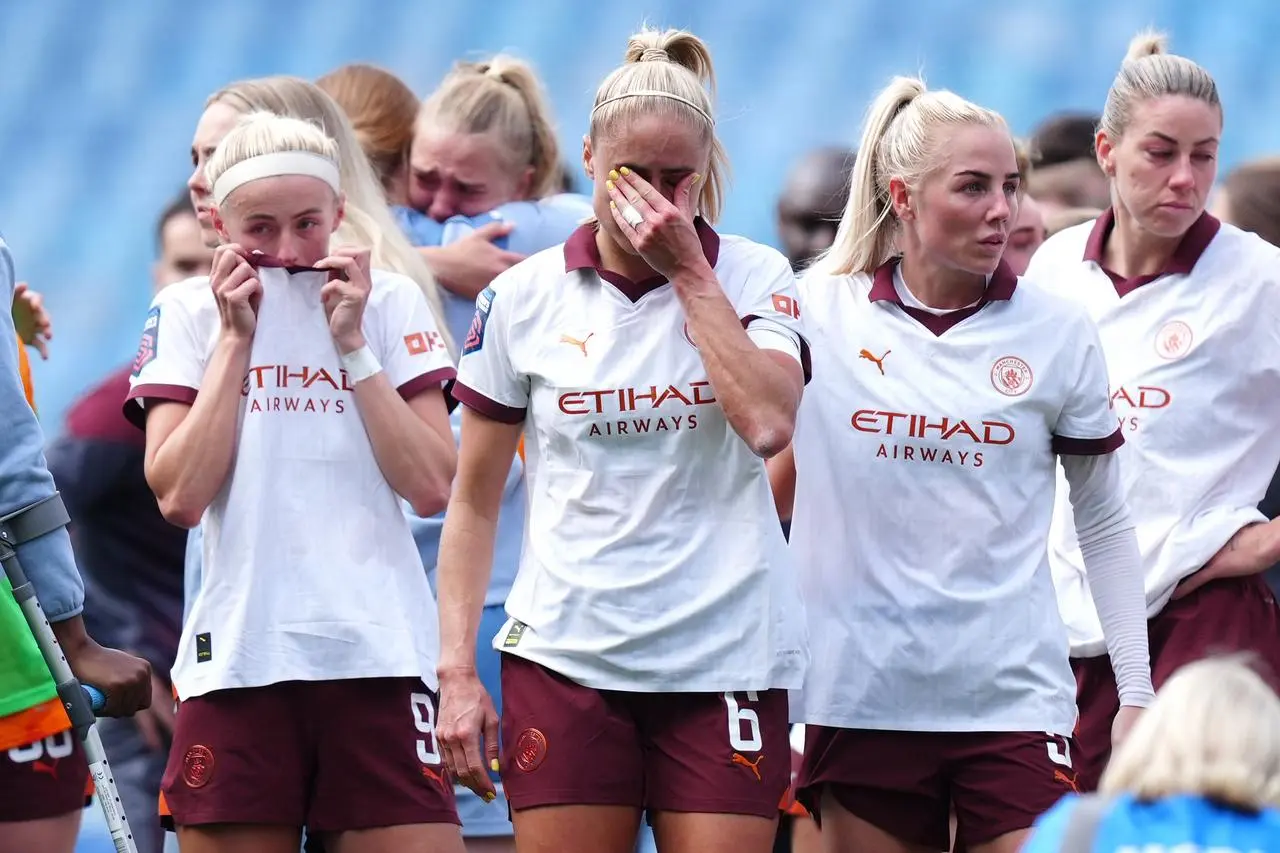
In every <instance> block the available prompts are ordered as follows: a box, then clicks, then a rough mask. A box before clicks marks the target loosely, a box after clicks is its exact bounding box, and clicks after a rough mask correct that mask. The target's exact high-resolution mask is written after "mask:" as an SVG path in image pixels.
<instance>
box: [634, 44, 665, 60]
mask: <svg viewBox="0 0 1280 853" xmlns="http://www.w3.org/2000/svg"><path fill="white" fill-rule="evenodd" d="M636 61H637V62H670V61H671V54H669V53H667V49H666V48H665V47H646V48H645V49H644V51H643V52H641V54H640V57H639V58H638V59H637V60H636Z"/></svg>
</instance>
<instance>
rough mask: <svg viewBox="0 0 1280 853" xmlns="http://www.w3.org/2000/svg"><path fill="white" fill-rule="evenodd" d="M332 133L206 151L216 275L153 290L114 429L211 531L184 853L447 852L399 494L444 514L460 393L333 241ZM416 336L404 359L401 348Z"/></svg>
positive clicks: (196, 629) (357, 257)
mask: <svg viewBox="0 0 1280 853" xmlns="http://www.w3.org/2000/svg"><path fill="white" fill-rule="evenodd" d="M339 163H340V153H339V147H338V144H337V142H336V141H335V140H333V139H332V138H330V137H328V136H326V135H325V134H324V133H323V131H321V130H320V129H319V128H318V127H317V126H316V125H314V124H311V123H309V122H304V121H301V120H299V119H295V118H286V117H282V116H277V115H273V114H270V113H253V114H250V115H248V116H245V117H243V118H242V119H240V120H239V121H238V122H237V124H236V125H234V126H233V127H232V128H231V129H230V131H229V132H228V133H227V134H226V136H225V138H224V139H223V140H222V142H221V143H220V144H219V145H218V146H217V148H216V149H215V150H214V152H213V154H212V156H211V157H209V159H208V163H207V166H206V175H205V177H204V180H205V182H207V185H208V187H209V188H210V196H209V198H210V201H211V203H210V206H209V209H208V211H207V213H208V218H209V222H210V224H211V225H212V227H213V228H214V229H215V230H216V231H217V234H218V237H219V239H220V243H221V245H220V246H219V247H218V249H217V250H216V252H215V258H214V264H213V271H212V274H211V275H210V276H209V277H208V278H204V277H201V278H194V279H188V280H187V281H185V282H181V283H178V284H175V285H172V286H171V287H169V288H167V289H165V290H163V291H161V293H160V294H159V295H158V296H157V297H156V299H155V301H154V302H153V304H152V308H151V311H150V313H149V314H148V318H147V323H146V326H145V327H144V332H143V342H142V345H141V346H140V348H139V355H138V358H137V359H136V360H135V364H134V376H133V379H132V389H131V391H130V394H129V402H128V404H127V406H126V413H127V414H128V415H130V417H131V418H132V419H133V420H134V422H135V423H137V424H139V425H141V426H144V427H145V430H146V442H147V448H146V475H147V481H148V483H149V484H150V485H151V488H152V490H153V491H154V492H155V493H156V498H157V499H158V501H159V503H160V508H161V511H162V512H163V513H164V515H165V517H166V518H167V519H168V520H169V521H171V522H173V523H175V524H179V525H182V526H186V527H192V526H194V525H196V524H197V523H199V524H202V525H203V527H204V528H205V530H206V537H205V541H204V580H203V583H202V584H201V586H200V589H199V591H198V593H197V594H196V598H195V601H194V604H193V606H192V609H191V612H190V615H189V616H188V618H187V619H186V622H185V624H184V626H183V634H182V639H181V642H180V645H179V649H178V655H177V661H176V662H175V665H174V669H173V682H174V687H175V690H176V692H177V694H178V696H179V698H180V699H181V700H182V704H181V706H180V708H179V711H178V716H177V723H176V726H175V730H174V742H173V748H172V750H171V752H170V756H169V764H168V767H167V768H166V771H165V777H164V782H163V792H164V797H165V800H166V802H167V804H168V807H169V809H170V810H171V812H172V815H173V818H174V821H175V823H176V824H177V826H178V828H179V829H178V832H179V841H180V844H181V845H182V848H183V850H184V851H195V853H222V851H233V850H245V849H252V850H255V851H264V853H275V851H279V853H294V851H296V850H297V849H298V844H299V843H300V838H301V832H302V829H303V828H304V827H305V829H306V831H307V834H308V836H309V837H318V838H319V839H321V840H322V841H324V842H326V844H334V845H335V846H334V847H331V848H330V849H341V850H348V851H356V852H357V853H359V851H380V850H387V849H408V848H413V849H433V850H444V851H461V849H462V841H461V837H460V835H459V833H458V829H457V826H456V824H457V815H456V811H455V809H454V800H453V791H452V786H451V785H450V784H449V782H448V779H447V777H446V776H445V775H444V774H443V772H442V770H443V767H442V763H441V759H440V754H439V750H438V747H437V745H436V740H435V733H434V720H435V707H436V706H435V696H434V687H435V684H436V681H435V673H434V669H435V662H436V657H437V653H438V651H437V650H438V636H437V631H436V626H435V625H434V624H433V620H432V619H431V618H430V614H431V613H432V612H433V611H434V602H433V600H432V596H431V592H430V588H429V587H428V584H427V579H426V576H425V574H424V573H423V571H422V564H421V561H420V560H419V559H418V554H417V550H416V548H415V547H414V544H413V537H412V535H411V533H410V531H409V527H408V523H407V521H406V520H405V517H404V514H403V512H402V511H401V508H400V501H401V500H402V499H403V500H406V501H408V502H409V503H410V504H411V505H412V507H413V509H414V511H415V512H417V513H418V514H420V515H430V514H432V513H434V512H437V511H439V509H440V508H441V507H443V506H444V503H445V501H446V498H447V495H448V493H449V486H450V481H451V480H452V477H453V474H454V463H455V458H456V451H455V449H454V444H453V437H452V435H451V433H450V430H449V425H448V416H447V413H446V408H445V401H444V394H443V389H442V384H443V383H444V382H446V381H448V380H449V379H451V378H452V377H453V374H454V370H453V366H452V362H451V360H450V358H449V356H448V353H447V352H446V351H445V349H444V347H443V346H437V345H434V344H432V343H430V342H432V341H436V340H438V338H439V334H438V331H437V330H436V328H435V323H434V319H433V318H432V316H431V312H430V310H429V309H428V307H427V304H426V301H425V300H424V299H423V296H422V293H421V291H420V290H419V289H418V287H417V286H416V285H415V284H414V282H412V281H411V280H410V279H408V278H406V277H404V276H401V275H398V274H395V273H390V272H385V271H382V270H378V269H374V268H372V267H371V264H370V255H371V252H370V250H369V248H368V247H365V246H342V245H338V244H336V243H334V242H332V241H333V237H334V234H335V232H336V231H337V230H338V228H339V226H340V224H341V223H342V222H343V220H344V219H345V218H346V217H347V216H348V215H349V210H348V207H347V199H346V195H345V190H344V187H343V184H342V178H341V169H340V167H339ZM415 340H416V341H424V342H427V343H424V344H420V345H418V346H414V345H412V341H415Z"/></svg>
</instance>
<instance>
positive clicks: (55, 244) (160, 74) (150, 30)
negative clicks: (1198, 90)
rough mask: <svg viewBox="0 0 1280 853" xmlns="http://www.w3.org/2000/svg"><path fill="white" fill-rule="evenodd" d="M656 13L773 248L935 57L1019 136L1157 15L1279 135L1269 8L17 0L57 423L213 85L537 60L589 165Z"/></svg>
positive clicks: (148, 246) (45, 400) (3, 200)
mask: <svg viewBox="0 0 1280 853" xmlns="http://www.w3.org/2000/svg"><path fill="white" fill-rule="evenodd" d="M646 19H647V20H648V21H649V22H651V23H653V24H655V25H663V26H679V27H688V28H690V29H692V30H694V31H695V32H697V33H698V34H699V35H701V36H703V37H704V38H705V39H706V40H707V41H708V42H709V43H710V45H711V49H712V51H713V55H714V58H715V62H716V68H717V71H718V73H719V81H720V92H719V117H720V125H719V126H720V133H721V135H722V138H723V139H724V142H725V144H726V146H727V148H728V150H729V153H730V157H731V158H732V162H733V184H732V186H731V188H730V195H729V201H728V205H727V214H726V215H725V217H724V220H723V223H722V228H723V229H724V230H726V231H729V232H736V233H740V234H743V235H745V236H748V237H751V238H753V239H756V240H761V241H765V242H772V241H774V240H775V233H774V226H773V203H774V200H775V196H776V193H777V191H778V188H779V186H780V185H781V182H782V179H783V176H784V173H785V171H786V169H787V167H788V166H789V165H790V164H791V162H792V161H793V160H794V159H795V158H796V157H797V156H798V155H799V154H800V153H802V152H803V151H804V150H806V149H807V148H810V147H812V146H815V145H819V144H824V143H832V142H836V143H839V142H846V143H847V142H851V141H852V140H853V139H854V137H855V134H856V133H857V129H858V124H859V121H860V118H861V115H862V112H863V109H864V108H865V106H866V103H867V100H868V98H869V97H870V96H871V94H872V93H873V92H875V91H876V90H877V88H878V87H880V86H881V85H883V83H884V82H885V80H886V79H887V78H888V77H889V76H890V75H892V74H895V73H904V72H906V73H910V72H915V71H917V70H920V71H923V72H924V74H925V76H926V79H927V80H928V81H929V83H930V84H931V85H933V86H936V87H947V88H952V89H955V90H956V91H958V92H960V93H961V94H963V95H965V96H966V97H969V98H971V99H973V100H975V101H977V102H979V103H981V104H985V105H988V106H991V107H993V108H995V109H997V110H999V111H1000V112H1002V113H1003V114H1004V115H1005V116H1006V117H1007V118H1008V120H1009V122H1010V123H1011V125H1012V126H1013V129H1014V131H1015V132H1017V133H1020V134H1024V133H1027V132H1029V131H1030V130H1031V129H1032V127H1033V126H1034V125H1035V124H1036V123H1037V122H1038V121H1039V120H1040V119H1041V118H1043V117H1044V116H1045V115H1046V114H1048V113H1050V112H1052V111H1055V110H1059V109H1067V108H1080V109H1093V110H1098V109H1100V108H1101V106H1102V101H1103V99H1104V97H1105V95H1106V91H1107V86H1108V85H1109V84H1110V82H1111V79H1112V77H1113V76H1114V74H1115V71H1116V68H1117V66H1118V64H1119V62H1120V59H1121V57H1122V56H1123V54H1124V50H1125V45H1126V43H1127V41H1128V39H1129V37H1130V36H1131V35H1132V34H1133V33H1134V32H1135V31H1136V30H1137V29H1139V28H1140V27H1142V26H1146V25H1148V24H1155V25H1157V26H1160V27H1161V28H1164V29H1165V30H1167V31H1168V32H1169V33H1170V34H1171V36H1172V46H1173V48H1174V49H1175V50H1176V51H1178V52H1180V53H1183V54H1185V55H1187V56H1190V57H1193V58H1195V59H1196V60H1197V61H1199V62H1201V63H1202V64H1204V65H1205V66H1206V67H1207V68H1208V69H1209V70H1210V71H1211V72H1212V73H1213V74H1214V75H1215V77H1216V78H1217V81H1218V85H1219V87H1220V88H1221V91H1222V98H1223V101H1224V102H1225V104H1226V111H1227V115H1228V131H1227V133H1226V136H1225V138H1224V140H1223V146H1222V157H1221V159H1222V167H1223V168H1224V169H1225V168H1229V167H1230V166H1231V165H1233V164H1234V163H1236V162H1239V161H1240V160H1242V159H1244V158H1247V157H1250V156H1254V155H1258V154H1261V153H1264V152H1266V151H1268V150H1269V149H1270V148H1271V147H1272V146H1273V145H1274V144H1275V142H1274V141H1275V139H1276V136H1277V130H1280V127H1278V125H1280V113H1277V112H1276V110H1275V109H1274V106H1275V104H1276V101H1277V86H1278V85H1280V74H1277V71H1280V55H1278V54H1277V53H1276V52H1275V49H1274V47H1275V45H1274V37H1275V33H1277V32H1280V4H1276V3H1272V2H1268V0H1221V2H1218V3H1204V2H1192V0H1176V2H1173V0H1163V2H1161V0H1127V2H1123V3H1119V2H1114V0H1035V2H1028V0H896V2H887V3H882V2H867V0H785V2H784V0H643V2H638V3H606V2H592V0H525V2H520V0H487V2H475V3H471V2H462V0H366V2H356V0H221V2H215V3H206V4H203V5H198V4H194V3H187V2H180V0H116V2H111V3H100V2H89V0H5V2H3V3H0V56H2V57H3V58H4V71H3V74H2V75H0V163H2V164H3V167H4V171H3V179H0V231H3V233H4V236H5V238H6V240H7V241H8V242H9V244H10V246H11V247H12V249H13V253H14V257H15V258H16V259H17V263H18V266H19V270H18V272H19V277H20V278H22V279H25V280H28V281H30V282H31V283H32V287H33V288H35V289H37V290H40V291H42V292H44V293H46V294H47V298H48V304H49V306H50V309H51V311H52V314H53V317H54V324H55V336H56V337H55V340H54V342H53V346H52V356H51V358H50V360H49V361H48V362H44V363H37V364H36V365H35V379H36V387H37V395H38V398H37V399H38V402H39V404H40V408H41V417H42V420H43V421H44V422H45V424H46V428H48V429H55V428H56V426H57V424H58V423H59V422H60V420H61V416H62V413H63V412H64V411H65V409H66V407H67V406H68V404H69V403H70V402H71V401H72V400H73V399H74V398H75V396H76V395H77V394H78V393H79V392H80V391H81V390H82V389H84V388H86V387H87V386H88V385H89V384H90V383H91V382H92V381H93V380H95V379H97V378H99V377H100V376H102V375H104V374H105V373H106V372H107V371H109V370H110V369H111V368H112V367H114V366H116V365H118V364H121V363H123V362H124V361H125V360H126V359H128V358H129V357H130V356H132V354H133V351H134V349H135V347H136V344H137V337H138V333H139V330H140V328H141V322H142V318H143V316H144V315H145V313H146V307H147V303H148V302H149V299H150V283H149V280H148V265H149V263H150V261H151V256H152V251H153V237H152V223H153V221H154V219H155V216H156V214H157V213H158V212H159V210H160V209H161V207H162V206H163V205H164V203H165V202H166V201H167V200H168V199H169V198H170V197H171V195H172V194H173V192H174V191H175V190H176V189H177V188H179V187H180V186H181V185H182V184H183V182H184V181H185V180H186V177H187V175H188V173H189V172H190V163H189V160H188V156H187V151H188V148H189V145H190V140H191V134H192V131H193V130H194V128H195V124H196V121H197V119H198V118H199V116H200V113H201V110H202V108H203V104H204V100H205V98H206V97H207V96H208V95H209V94H210V93H211V92H213V91H214V90H216V89H217V88H219V87H220V86H223V85H224V84H226V83H228V82H230V81H232V80H236V79H240V78H244V77H255V76H261V75H267V74H275V73H292V74H297V75H300V76H304V77H307V78H312V79H314V78H315V77H318V76H319V75H321V74H323V73H325V72H326V71H329V70H331V69H332V68H334V67H336V66H338V65H341V64H343V63H346V62H352V61H366V62H373V63H377V64H379V65H382V66H384V67H386V68H387V69H388V70H390V71H392V72H394V73H396V74H398V75H400V76H401V77H402V78H403V79H404V80H405V81H406V82H407V83H408V84H409V85H410V86H412V87H413V88H414V89H415V91H417V92H418V93H419V94H421V95H425V94H427V93H428V92H429V91H430V90H431V88H432V87H433V86H434V85H435V84H436V83H437V82H438V81H439V79H440V78H441V76H442V75H443V74H444V72H445V71H446V70H447V68H448V67H449V65H450V63H452V62H453V61H454V60H455V59H457V58H459V57H478V56H482V55H484V54H487V53H491V52H495V51H500V50H508V51H511V52H514V53H515V54H517V55H519V56H522V57H524V58H526V59H528V60H531V61H532V62H533V63H534V64H535V65H536V66H537V68H538V70H539V72H540V73H541V75H542V78H543V81H544V82H545V84H546V87H547V89H548V91H549V94H550V97H551V101H552V104H553V106H554V111H555V115H556V119H557V121H558V125H559V129H560V138H561V141H562V143H563V146H564V153H565V155H566V157H567V158H572V157H576V156H577V153H578V151H579V148H580V142H579V140H580V139H581V136H582V133H583V130H584V128H585V127H586V120H587V115H588V111H589V109H590V104H591V99H592V97H593V95H594V92H595V87H596V85H597V84H598V82H599V80H600V79H601V77H602V76H603V75H604V74H606V73H607V72H608V71H609V70H611V69H612V68H613V67H614V66H615V65H616V64H617V63H618V62H619V60H620V59H621V54H622V50H623V47H624V45H625V40H626V38H627V36H628V35H629V34H630V33H631V32H633V31H634V30H635V29H636V27H637V26H638V25H639V24H640V23H641V22H642V21H643V20H646Z"/></svg>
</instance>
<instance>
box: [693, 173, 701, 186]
mask: <svg viewBox="0 0 1280 853" xmlns="http://www.w3.org/2000/svg"><path fill="white" fill-rule="evenodd" d="M700 180H702V176H701V175H699V174H698V173H697V172H694V173H693V183H695V184H696V183H697V182H698V181H700Z"/></svg>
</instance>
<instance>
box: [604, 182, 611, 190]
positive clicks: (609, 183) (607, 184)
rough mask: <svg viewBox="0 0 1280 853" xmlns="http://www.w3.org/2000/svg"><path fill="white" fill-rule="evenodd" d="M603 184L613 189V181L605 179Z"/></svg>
mask: <svg viewBox="0 0 1280 853" xmlns="http://www.w3.org/2000/svg"><path fill="white" fill-rule="evenodd" d="M604 185H605V186H606V187H608V188H609V189H613V181H605V182H604Z"/></svg>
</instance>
